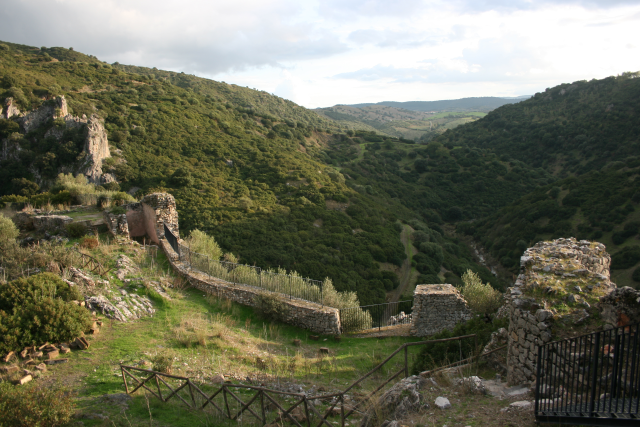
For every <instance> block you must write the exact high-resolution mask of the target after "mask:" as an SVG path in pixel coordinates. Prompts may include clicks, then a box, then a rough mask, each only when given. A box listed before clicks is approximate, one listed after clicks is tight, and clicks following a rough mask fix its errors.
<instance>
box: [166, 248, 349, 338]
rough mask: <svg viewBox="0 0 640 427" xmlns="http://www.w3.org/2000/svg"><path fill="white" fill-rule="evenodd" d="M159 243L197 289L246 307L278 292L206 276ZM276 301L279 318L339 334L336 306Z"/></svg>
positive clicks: (338, 316)
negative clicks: (281, 306) (280, 310)
mask: <svg viewBox="0 0 640 427" xmlns="http://www.w3.org/2000/svg"><path fill="white" fill-rule="evenodd" d="M160 246H161V247H162V249H163V250H164V252H165V254H166V255H167V258H168V259H169V262H170V263H171V265H172V266H173V268H174V269H175V271H176V272H178V273H180V274H181V275H182V276H184V277H185V278H186V279H187V280H188V281H189V283H190V284H191V286H193V287H195V288H197V289H200V290H201V291H203V292H206V293H208V294H211V295H215V296H216V297H217V298H226V299H229V300H231V301H235V302H238V303H240V304H242V305H246V306H249V307H256V306H257V305H258V296H259V295H261V294H264V293H268V294H273V295H276V296H279V294H276V293H272V292H269V291H265V290H264V289H259V288H254V287H252V286H246V285H239V284H234V283H229V282H226V281H224V280H220V279H216V278H214V277H210V276H208V275H206V274H203V273H200V272H198V271H194V270H190V269H189V268H188V267H187V266H186V265H184V264H183V263H182V262H180V260H179V258H178V254H176V253H175V252H174V251H173V249H172V248H171V245H169V243H168V242H167V241H166V239H161V240H160ZM279 301H280V302H281V303H282V304H284V305H285V306H286V307H287V309H286V310H285V313H284V318H283V319H282V321H283V322H285V323H288V324H290V325H294V326H298V327H300V328H304V329H309V330H310V331H312V332H314V333H317V334H325V335H340V310H338V309H337V308H332V307H327V306H321V305H320V304H316V303H312V302H308V301H303V300H299V299H287V298H282V296H281V295H280V296H279Z"/></svg>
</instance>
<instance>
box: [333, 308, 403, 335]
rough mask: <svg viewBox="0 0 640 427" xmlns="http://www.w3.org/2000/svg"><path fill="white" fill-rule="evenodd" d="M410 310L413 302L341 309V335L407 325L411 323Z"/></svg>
mask: <svg viewBox="0 0 640 427" xmlns="http://www.w3.org/2000/svg"><path fill="white" fill-rule="evenodd" d="M412 309H413V300H406V301H397V302H385V303H382V304H372V305H363V306H361V307H350V308H342V309H340V326H341V328H342V333H347V332H357V331H362V330H366V329H373V328H378V330H379V329H381V328H384V327H386V326H395V325H409V324H411V323H412V321H413V315H412V313H411V311H412Z"/></svg>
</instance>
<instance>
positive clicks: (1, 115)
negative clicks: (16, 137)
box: [0, 98, 20, 119]
mask: <svg viewBox="0 0 640 427" xmlns="http://www.w3.org/2000/svg"><path fill="white" fill-rule="evenodd" d="M19 115H20V110H19V109H18V106H17V105H16V102H15V101H14V100H13V98H7V99H5V101H4V107H0V119H10V118H11V117H14V116H19Z"/></svg>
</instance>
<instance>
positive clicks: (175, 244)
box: [164, 222, 180, 256]
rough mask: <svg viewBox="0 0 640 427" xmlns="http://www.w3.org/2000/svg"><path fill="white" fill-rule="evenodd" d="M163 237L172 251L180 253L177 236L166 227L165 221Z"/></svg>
mask: <svg viewBox="0 0 640 427" xmlns="http://www.w3.org/2000/svg"><path fill="white" fill-rule="evenodd" d="M164 237H165V238H166V239H167V242H169V244H170V245H171V247H172V248H173V250H174V251H176V253H177V254H178V256H179V255H180V245H179V244H178V238H177V237H176V236H174V235H173V232H172V231H171V229H170V228H169V227H167V223H166V222H165V223H164Z"/></svg>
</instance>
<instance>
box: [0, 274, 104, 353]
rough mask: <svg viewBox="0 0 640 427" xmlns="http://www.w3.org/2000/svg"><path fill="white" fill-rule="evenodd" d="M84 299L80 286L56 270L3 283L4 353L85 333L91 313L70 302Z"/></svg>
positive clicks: (0, 324)
mask: <svg viewBox="0 0 640 427" xmlns="http://www.w3.org/2000/svg"><path fill="white" fill-rule="evenodd" d="M81 298H82V296H81V294H80V293H79V292H78V290H77V288H75V287H71V286H69V285H68V284H66V283H65V282H64V281H62V279H60V278H59V277H58V276H56V275H55V274H52V273H42V274H37V275H35V276H31V277H29V278H26V279H25V278H20V279H17V280H14V281H12V282H9V283H7V284H6V285H3V286H0V353H3V352H5V353H6V352H8V351H12V350H17V349H20V348H23V347H26V346H30V345H40V344H42V343H45V342H62V341H69V340H72V339H74V338H76V337H77V336H79V335H80V334H82V333H83V332H84V331H86V330H87V329H88V328H89V326H90V325H91V314H90V313H89V311H88V310H86V309H85V308H83V307H80V306H78V305H77V304H75V303H72V302H69V301H72V300H79V299H81Z"/></svg>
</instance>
